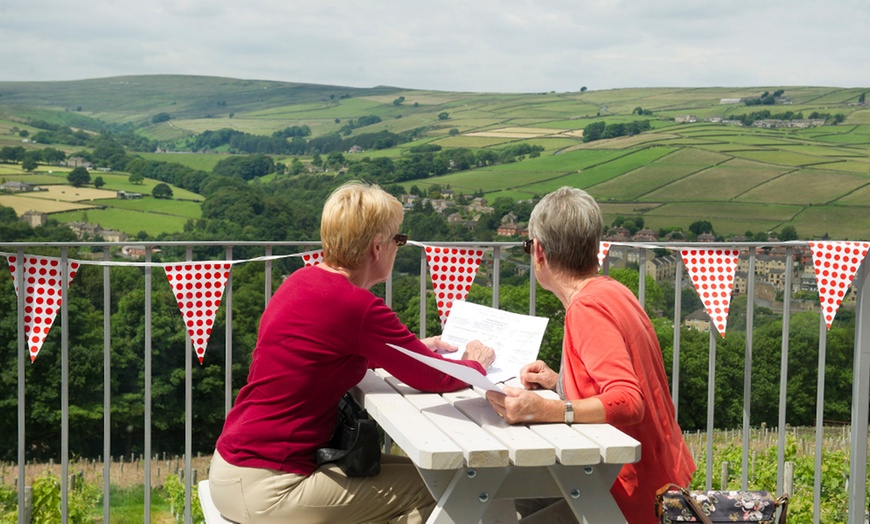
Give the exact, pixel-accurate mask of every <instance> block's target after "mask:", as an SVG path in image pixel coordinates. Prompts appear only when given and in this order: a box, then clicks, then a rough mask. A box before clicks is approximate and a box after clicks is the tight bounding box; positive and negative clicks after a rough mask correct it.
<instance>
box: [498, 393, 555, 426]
mask: <svg viewBox="0 0 870 524" xmlns="http://www.w3.org/2000/svg"><path fill="white" fill-rule="evenodd" d="M503 391H504V394H501V393H498V392H496V391H487V392H486V399H487V400H488V401H489V403H490V405H492V409H494V410H495V412H496V413H498V414H499V416H500V417H502V418H504V419H505V421H506V422H507V423H508V424H528V423H530V422H549V421H548V420H546V417H545V414H546V413H547V409H546V408H545V404H547V403H549V402H552V400H550V399H546V398H544V397H542V396H541V395H538V394H537V393H533V392H531V391H527V390H525V389H521V388H514V387H511V386H505V387H504V389H503Z"/></svg>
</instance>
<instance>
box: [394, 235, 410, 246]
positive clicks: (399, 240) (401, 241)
mask: <svg viewBox="0 0 870 524" xmlns="http://www.w3.org/2000/svg"><path fill="white" fill-rule="evenodd" d="M393 242H395V243H396V245H397V246H404V245H405V244H407V243H408V235H406V234H404V233H396V234H395V235H394V236H393Z"/></svg>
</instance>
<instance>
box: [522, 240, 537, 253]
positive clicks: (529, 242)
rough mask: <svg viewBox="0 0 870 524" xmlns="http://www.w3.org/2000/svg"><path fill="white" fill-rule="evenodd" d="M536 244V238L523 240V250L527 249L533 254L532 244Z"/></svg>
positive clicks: (527, 251) (526, 250)
mask: <svg viewBox="0 0 870 524" xmlns="http://www.w3.org/2000/svg"><path fill="white" fill-rule="evenodd" d="M534 244H535V239H534V238H527V239H525V240H523V251H525V252H526V253H528V254H530V255H531V254H532V246H533V245H534Z"/></svg>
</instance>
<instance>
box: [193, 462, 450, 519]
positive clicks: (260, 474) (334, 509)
mask: <svg viewBox="0 0 870 524" xmlns="http://www.w3.org/2000/svg"><path fill="white" fill-rule="evenodd" d="M208 483H209V489H210V491H211V496H212V498H213V499H214V503H215V506H217V508H218V510H219V511H220V512H221V515H223V516H224V517H226V518H227V519H229V520H232V521H234V522H238V523H239V524H249V523H250V524H260V523H263V524H279V523H281V524H290V523H292V524H316V523H330V524H332V523H342V524H345V523H347V524H357V523H368V522H386V523H390V524H399V523H401V524H406V523H407V524H417V523H423V522H425V521H426V518H427V517H428V516H429V514H430V513H432V510H433V509H434V508H435V500H434V499H433V498H432V496H431V495H430V494H429V490H428V489H426V485H425V484H424V483H423V479H422V478H421V477H420V474H419V473H418V472H417V468H416V467H415V466H414V464H413V463H412V462H411V460H410V459H408V458H406V457H399V456H396V455H386V454H384V455H381V473H380V475H376V476H374V477H348V476H346V475H345V474H344V473H343V472H342V471H341V469H340V468H339V467H338V466H335V465H324V466H323V467H321V468H318V469H317V470H316V471H315V472H314V473H312V474H311V475H309V476H307V477H306V476H304V475H295V474H293V473H285V472H283V471H277V470H272V469H260V468H243V467H239V466H233V465H232V464H229V463H228V462H227V461H225V460H224V459H223V458H222V457H221V456H220V455H219V454H218V452H217V451H215V454H214V457H212V461H211V467H210V469H209V475H208Z"/></svg>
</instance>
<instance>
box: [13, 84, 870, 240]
mask: <svg viewBox="0 0 870 524" xmlns="http://www.w3.org/2000/svg"><path fill="white" fill-rule="evenodd" d="M777 89H779V88H778V87H776V86H759V87H744V88H725V87H713V88H690V89H686V88H629V89H613V90H605V91H586V92H583V93H580V92H571V93H529V94H503V93H450V92H438V91H424V90H410V89H402V88H393V87H377V88H372V89H357V88H348V87H341V86H322V85H309V84H295V83H283V82H266V81H253V80H235V79H228V78H210V77H186V76H175V75H160V76H154V77H149V76H145V77H119V78H115V79H97V80H84V81H71V82H14V83H9V82H0V90H2V92H3V93H4V94H3V101H2V105H0V147H6V146H10V147H11V146H19V145H21V146H22V147H25V148H27V149H35V148H40V147H44V146H43V145H41V144H32V143H22V141H21V137H20V136H19V135H18V134H17V131H20V130H26V131H28V132H29V133H35V132H38V131H39V130H38V129H37V128H34V127H32V126H28V125H27V124H26V123H24V122H25V121H24V120H22V119H26V118H38V119H43V120H46V121H49V122H56V123H61V124H64V125H70V126H81V127H84V128H87V126H89V125H96V124H98V120H99V121H100V122H109V123H131V124H134V125H135V126H137V130H138V131H137V132H139V133H141V134H143V135H146V136H150V137H152V138H161V139H166V140H175V139H178V138H181V137H184V136H187V135H189V134H191V133H199V132H202V131H205V130H217V129H220V128H224V127H226V128H232V129H237V130H239V131H244V132H248V133H254V134H261V135H270V134H271V133H272V132H274V131H275V130H279V129H283V128H285V127H288V126H294V125H296V126H301V125H307V126H309V127H310V128H311V130H312V132H313V136H320V135H323V134H326V133H332V132H336V131H338V130H339V129H340V128H341V127H342V126H343V125H345V124H347V123H348V122H349V121H350V120H352V119H357V118H360V117H362V116H367V115H376V116H379V117H380V118H381V122H380V123H377V124H374V125H372V126H368V127H366V128H362V129H355V130H354V131H353V133H352V134H351V135H350V136H351V137H352V136H356V135H359V134H363V133H367V132H375V131H381V130H389V131H392V132H395V133H400V132H404V131H410V130H414V132H415V134H416V140H415V141H413V142H409V143H406V144H401V145H398V146H396V147H394V148H390V149H385V150H380V151H366V152H365V153H363V154H361V155H360V156H356V155H346V158H347V159H348V160H349V161H357V160H359V159H361V158H363V157H365V156H368V157H390V158H399V157H402V156H405V155H408V154H409V153H408V150H409V148H411V147H414V146H415V145H420V144H425V143H434V144H438V145H440V146H442V147H443V148H467V149H471V150H477V149H483V148H487V149H494V150H499V149H503V148H505V147H507V146H509V145H516V144H534V145H539V146H542V147H543V148H544V149H545V151H544V152H543V153H542V154H541V156H540V157H538V158H525V159H523V160H522V161H518V162H514V163H508V164H501V165H495V166H487V167H483V168H478V169H473V170H468V171H464V172H452V173H448V174H446V175H443V176H437V177H431V178H425V179H418V180H411V181H407V182H403V186H404V187H405V188H406V189H409V188H410V187H411V186H413V185H416V186H417V187H420V188H424V189H425V188H427V187H430V186H432V185H435V184H437V185H440V186H442V187H443V186H449V187H452V188H454V189H455V190H457V191H460V192H465V193H470V192H474V191H478V190H482V191H484V193H485V195H486V197H487V198H488V199H494V198H497V197H501V196H509V197H511V198H514V199H525V198H530V197H531V196H534V195H542V194H544V193H546V192H548V191H551V190H553V189H555V188H557V187H559V186H562V185H572V186H576V187H582V188H586V189H587V190H588V191H589V192H590V193H591V194H592V195H593V196H595V197H596V198H597V199H599V200H600V201H601V202H602V203H603V204H605V208H606V209H605V213H606V214H607V215H608V216H615V215H614V213H615V214H621V215H640V216H643V217H644V219H645V222H646V223H647V224H648V225H650V226H652V227H672V226H682V227H686V226H687V225H688V224H689V223H691V222H692V221H694V219H699V218H703V219H705V220H709V221H710V222H711V223H713V225H714V227H715V229H716V231H717V233H720V234H725V235H727V234H729V233H743V232H744V231H746V230H752V231H759V230H765V231H767V230H775V229H777V228H781V227H783V226H785V225H793V226H795V227H796V229H797V230H798V232H799V234H801V235H802V236H809V235H815V234H822V235H823V234H826V233H827V234H829V235H831V236H832V237H846V236H848V237H849V238H870V218H868V217H870V108H867V107H866V106H858V105H855V103H856V102H857V100H858V97H859V96H861V94H863V93H865V92H866V91H868V89H864V88H848V89H844V88H838V87H800V86H797V87H795V86H789V87H785V88H784V89H785V95H786V96H787V97H788V98H789V99H790V103H789V105H784V106H779V105H777V106H771V107H764V108H759V107H747V106H744V105H741V104H722V103H720V101H721V100H722V99H723V98H732V99H734V98H747V97H757V96H759V95H760V94H761V93H762V92H764V91H768V92H772V91H775V90H777ZM399 96H402V97H404V101H403V102H401V103H398V104H397V103H395V101H396V100H397V98H398V97H399ZM43 100H53V101H54V102H53V103H54V104H56V107H48V106H46V105H45V104H42V103H36V102H37V101H43ZM77 106H81V108H82V109H81V111H69V110H68V108H70V107H77ZM638 107H640V108H643V109H644V110H648V111H651V112H652V114H646V115H643V116H639V115H637V114H635V109H636V108H638ZM760 109H769V110H770V111H771V112H772V113H777V112H784V111H793V112H802V113H804V114H805V115H809V114H810V113H812V112H814V111H815V112H820V113H825V114H832V115H833V114H843V115H844V116H845V120H844V122H843V123H841V124H839V125H825V126H823V127H815V128H808V129H790V128H780V129H761V128H756V127H742V126H735V125H728V124H721V123H711V122H705V121H703V120H704V119H705V118H710V117H714V116H715V117H722V118H726V119H727V118H733V117H735V116H740V115H743V114H748V113H751V112H753V111H757V110H760ZM159 112H167V113H169V114H170V115H171V117H172V119H171V120H170V121H169V122H163V123H161V124H152V123H151V122H150V119H151V117H152V116H153V115H155V114H157V113H159ZM442 112H447V113H448V115H449V116H448V118H447V119H446V120H444V119H440V118H438V115H439V114H440V113H442ZM685 115H695V116H696V117H697V118H698V121H697V122H695V123H691V124H676V123H675V122H674V118H675V117H678V116H685ZM635 120H648V121H649V122H650V123H651V127H652V130H651V131H649V132H645V133H642V134H639V135H636V136H626V137H619V138H613V139H607V140H599V141H595V142H588V143H583V142H582V140H581V139H580V137H579V136H577V137H572V136H568V135H560V136H559V137H558V138H553V137H542V136H540V134H541V130H542V129H553V130H560V131H563V132H564V131H580V130H582V129H583V128H584V127H585V126H587V125H589V124H591V123H594V122H605V123H606V124H616V123H627V122H632V121H635ZM453 128H455V129H457V130H459V131H460V134H459V135H456V136H449V135H448V132H449V131H450V130H451V129H453ZM13 130H15V131H13ZM500 130H509V131H510V132H511V133H515V134H513V135H503V136H473V134H474V133H477V132H495V131H500ZM58 148H61V149H63V150H64V151H66V152H67V153H68V154H69V153H72V152H74V148H70V147H66V146H58ZM555 152H558V154H553V153H555ZM142 156H143V157H144V158H147V159H150V160H158V161H167V162H179V163H182V164H184V165H186V166H188V167H191V168H194V169H199V170H203V171H207V172H208V171H211V169H212V168H213V167H214V165H215V164H216V163H217V162H218V161H220V160H221V159H222V158H226V155H225V154H190V153H186V154H182V153H179V154H151V153H145V154H142ZM302 160H303V162H309V161H310V158H302ZM276 161H282V162H285V163H289V162H290V161H291V158H290V157H287V156H286V155H285V156H282V157H281V158H276ZM48 169H50V168H47V167H44V166H40V168H39V169H38V172H37V173H36V174H33V175H26V174H25V173H23V172H22V171H21V170H20V168H18V167H17V166H11V165H8V164H6V165H4V164H0V178H3V179H5V180H7V181H8V180H29V181H34V182H35V183H38V184H53V183H54V184H63V183H64V182H65V181H64V177H65V173H66V170H63V169H61V168H55V171H56V173H48V172H47V171H48ZM100 175H101V176H103V179H104V180H105V181H106V186H105V189H111V190H115V191H117V190H124V191H132V192H140V193H144V194H150V191H151V189H152V188H153V187H154V185H155V184H156V182H155V181H146V183H145V184H142V185H133V184H129V182H128V181H127V180H126V174H115V173H101V174H100ZM93 176H94V175H93V174H92V177H93ZM263 182H264V183H265V182H266V181H265V180H264V181H263ZM173 193H174V196H175V197H176V198H182V199H191V200H202V197H201V196H199V195H195V194H192V193H189V192H184V191H182V190H180V189H178V188H173ZM121 202H123V203H121ZM172 202H173V203H171V204H164V203H163V202H161V203H160V204H159V205H158V204H157V203H155V202H154V201H153V200H152V199H144V200H141V201H117V202H115V201H112V200H111V199H109V200H97V201H95V202H90V201H88V202H86V203H80V204H79V205H92V204H99V205H108V206H111V209H107V210H105V211H103V212H102V214H103V215H104V217H105V218H104V220H107V221H114V220H116V218H115V217H116V216H117V217H118V218H117V220H118V223H117V224H111V223H109V222H106V223H105V224H103V223H102V222H101V224H102V225H103V226H104V227H118V228H122V227H121V225H120V224H122V223H124V219H123V218H122V217H121V215H123V213H124V212H126V213H129V214H134V215H135V214H140V213H142V212H143V211H152V214H154V215H155V216H156V214H157V213H165V214H164V215H162V216H163V217H166V218H164V219H162V220H165V221H166V222H167V225H165V226H161V225H158V224H159V223H160V222H159V221H158V220H156V219H155V220H154V221H153V222H152V221H150V220H149V222H152V223H149V227H152V228H159V227H166V228H167V229H166V231H178V230H179V229H180V228H182V227H183V223H184V221H186V220H188V219H190V218H197V217H199V216H200V215H199V210H198V205H196V204H194V203H191V202H176V201H172ZM164 205H167V206H170V208H171V209H163V206H164ZM157 207H160V208H161V209H160V210H159V211H158V210H157ZM76 213H80V212H77V211H72V212H67V213H65V215H75V214H76ZM93 213H94V211H93V210H91V211H89V216H91V214H93ZM840 220H842V221H843V222H842V223H840V222H838V221H840ZM132 222H133V223H136V224H137V225H138V224H139V223H141V217H139V218H138V219H134V220H132ZM137 231H138V230H137Z"/></svg>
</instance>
